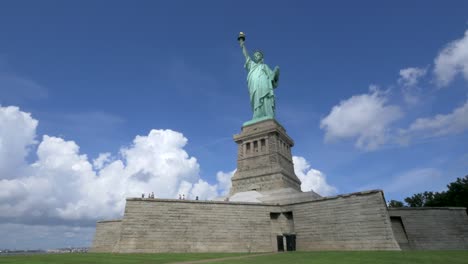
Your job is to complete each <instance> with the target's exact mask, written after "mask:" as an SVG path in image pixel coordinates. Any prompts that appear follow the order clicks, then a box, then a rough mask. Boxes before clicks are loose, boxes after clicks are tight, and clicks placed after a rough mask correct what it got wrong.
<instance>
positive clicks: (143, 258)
mask: <svg viewBox="0 0 468 264" xmlns="http://www.w3.org/2000/svg"><path fill="white" fill-rule="evenodd" d="M239 255H243V254H216V253H200V254H59V255H32V256H9V257H0V263H1V264H3V263H5V264H6V263H8V264H10V263H11V264H17V263H21V264H46V263H47V264H59V263H60V264H94V263H99V264H150V263H151V264H156V263H171V262H180V261H188V260H200V259H210V258H222V257H231V256H239ZM210 263H226V264H228V263H231V264H232V263H239V264H242V263H245V264H247V263H255V264H262V263H269V264H270V263H271V264H275V263H281V264H283V263H285V264H296V263H297V264H302V263H311V264H331V263H333V264H335V263H346V264H355V263H356V264H357V263H359V264H393V263H403V264H406V263H407V264H418V263H430V264H433V263H434V264H435V263H440V264H462V263H467V264H468V251H379V252H376V251H351V252H293V253H279V254H272V255H267V256H251V257H248V258H244V259H232V260H224V261H219V262H210Z"/></svg>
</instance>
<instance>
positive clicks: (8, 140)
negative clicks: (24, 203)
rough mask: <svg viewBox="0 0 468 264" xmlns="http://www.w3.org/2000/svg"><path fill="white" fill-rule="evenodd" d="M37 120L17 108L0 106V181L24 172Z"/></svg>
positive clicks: (33, 140) (34, 135)
mask: <svg viewBox="0 0 468 264" xmlns="http://www.w3.org/2000/svg"><path fill="white" fill-rule="evenodd" d="M37 124H38V122H37V120H35V119H33V118H32V117H31V115H30V114H28V113H24V112H21V111H20V110H19V108H18V107H15V106H9V107H2V106H1V105H0V179H11V178H14V177H16V176H18V175H19V174H21V173H24V171H21V170H18V168H23V167H24V160H25V158H26V156H27V154H28V152H29V147H30V146H31V145H33V144H35V143H36V141H35V137H36V127H37Z"/></svg>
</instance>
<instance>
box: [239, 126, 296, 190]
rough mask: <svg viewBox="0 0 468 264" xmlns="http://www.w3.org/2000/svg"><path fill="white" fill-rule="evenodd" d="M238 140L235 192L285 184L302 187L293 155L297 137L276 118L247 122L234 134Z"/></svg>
mask: <svg viewBox="0 0 468 264" xmlns="http://www.w3.org/2000/svg"><path fill="white" fill-rule="evenodd" d="M234 141H235V142H236V143H237V145H238V153H237V171H236V173H235V174H234V176H233V177H232V188H231V193H230V194H231V195H233V194H235V193H238V192H245V191H253V190H255V191H268V190H276V189H281V188H293V189H295V190H298V191H299V192H300V191H301V182H300V180H299V179H298V178H297V176H296V174H295V173H294V166H293V162H292V155H291V148H292V147H293V146H294V141H293V140H292V139H291V138H290V137H289V136H288V135H287V134H286V130H285V129H284V128H283V127H282V126H281V125H280V124H279V123H278V122H277V121H276V120H274V119H269V120H265V121H261V122H258V123H254V124H251V125H247V126H244V127H242V132H241V133H240V134H238V135H234Z"/></svg>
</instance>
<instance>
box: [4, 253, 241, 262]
mask: <svg viewBox="0 0 468 264" xmlns="http://www.w3.org/2000/svg"><path fill="white" fill-rule="evenodd" d="M240 255H245V254H243V253H232V254H231V253H159V254H110V253H76V254H38V255H28V256H0V263H1V264H4V263H5V264H7V263H8V264H10V263H11V264H20V263H21V264H95V263H96V264H97V263H99V264H156V263H157V264H159V263H171V262H181V261H189V260H200V259H212V258H224V257H233V256H240Z"/></svg>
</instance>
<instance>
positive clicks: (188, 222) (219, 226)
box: [118, 198, 278, 253]
mask: <svg viewBox="0 0 468 264" xmlns="http://www.w3.org/2000/svg"><path fill="white" fill-rule="evenodd" d="M271 211H278V209H277V206H274V205H265V204H254V203H235V202H215V201H190V200H166V199H149V200H148V199H138V198H134V199H127V205H126V208H125V215H124V218H123V220H122V228H121V233H120V241H119V247H118V248H119V249H118V251H119V252H122V253H125V252H270V251H276V248H275V249H273V246H276V244H273V242H272V237H271V233H272V226H271V223H270V222H271V221H270V212H271Z"/></svg>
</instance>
